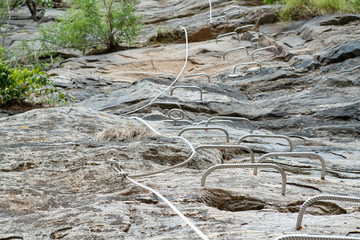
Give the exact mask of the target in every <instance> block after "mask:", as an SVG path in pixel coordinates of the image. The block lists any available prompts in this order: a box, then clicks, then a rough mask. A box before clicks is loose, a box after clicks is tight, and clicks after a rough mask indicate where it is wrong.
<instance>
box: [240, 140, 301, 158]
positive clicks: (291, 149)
mask: <svg viewBox="0 0 360 240" xmlns="http://www.w3.org/2000/svg"><path fill="white" fill-rule="evenodd" d="M250 137H258V138H282V139H285V140H286V141H288V142H289V146H290V147H289V152H292V151H293V149H294V147H293V146H294V144H293V142H292V141H291V139H290V138H289V137H287V136H284V135H262V134H248V135H245V136H243V137H241V138H240V139H239V141H238V144H240V143H241V142H242V141H243V140H244V139H246V138H250ZM259 160H260V159H259Z"/></svg>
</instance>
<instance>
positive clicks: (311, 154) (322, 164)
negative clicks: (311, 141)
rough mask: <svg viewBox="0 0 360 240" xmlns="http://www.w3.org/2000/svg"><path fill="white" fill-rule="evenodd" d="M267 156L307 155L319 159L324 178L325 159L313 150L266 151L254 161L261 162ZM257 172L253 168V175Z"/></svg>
mask: <svg viewBox="0 0 360 240" xmlns="http://www.w3.org/2000/svg"><path fill="white" fill-rule="evenodd" d="M268 157H307V158H310V159H314V158H315V159H319V160H320V162H321V179H322V180H324V179H325V172H326V165H325V160H324V159H323V158H322V157H321V156H320V155H319V154H316V153H313V152H277V153H268V154H265V155H262V156H261V157H260V158H259V159H258V160H257V161H256V162H257V163H261V162H264V161H265V160H266V158H268ZM256 174H257V169H256V168H255V169H254V175H256Z"/></svg>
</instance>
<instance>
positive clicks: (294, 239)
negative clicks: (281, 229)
mask: <svg viewBox="0 0 360 240" xmlns="http://www.w3.org/2000/svg"><path fill="white" fill-rule="evenodd" d="M275 240H360V238H357V237H342V236H325V235H285V236H281V237H278V238H275Z"/></svg>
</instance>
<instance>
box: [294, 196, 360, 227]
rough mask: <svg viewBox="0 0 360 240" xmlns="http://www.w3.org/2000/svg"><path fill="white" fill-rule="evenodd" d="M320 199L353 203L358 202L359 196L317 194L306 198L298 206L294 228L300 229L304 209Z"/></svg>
mask: <svg viewBox="0 0 360 240" xmlns="http://www.w3.org/2000/svg"><path fill="white" fill-rule="evenodd" d="M320 200H334V201H342V202H353V203H360V198H359V197H348V196H338V195H318V196H315V197H312V198H309V199H308V200H306V201H305V202H304V203H303V204H302V205H301V207H300V209H299V213H298V217H297V220H296V226H295V228H296V230H300V229H301V222H302V218H303V215H304V213H305V210H306V208H307V207H308V206H310V205H311V204H313V203H315V202H317V201H320Z"/></svg>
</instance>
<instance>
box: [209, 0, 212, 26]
mask: <svg viewBox="0 0 360 240" xmlns="http://www.w3.org/2000/svg"><path fill="white" fill-rule="evenodd" d="M209 7H210V23H212V6H211V0H209Z"/></svg>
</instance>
